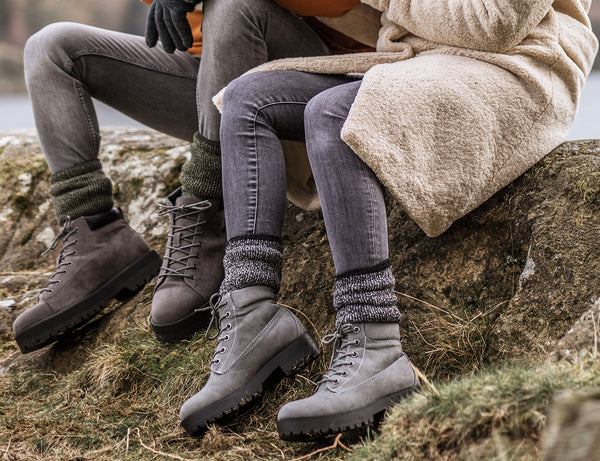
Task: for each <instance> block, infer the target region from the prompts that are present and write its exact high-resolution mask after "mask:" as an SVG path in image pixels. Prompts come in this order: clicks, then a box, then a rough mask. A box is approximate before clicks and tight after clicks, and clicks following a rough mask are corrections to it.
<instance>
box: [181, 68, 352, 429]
mask: <svg viewBox="0 0 600 461" xmlns="http://www.w3.org/2000/svg"><path fill="white" fill-rule="evenodd" d="M351 80H353V79H350V78H348V77H343V76H319V75H312V74H303V73H297V72H281V71H280V72H264V73H259V74H253V75H248V76H246V77H241V78H239V79H238V80H236V81H234V82H233V83H231V84H230V85H229V87H228V90H227V92H226V95H225V102H224V108H225V109H224V111H223V121H222V125H221V139H222V147H223V180H224V201H225V211H226V214H227V226H228V227H227V232H228V235H229V237H231V240H230V243H229V244H228V246H227V249H226V255H225V259H224V266H225V274H226V275H225V280H224V282H223V284H222V285H221V298H220V302H218V303H217V304H216V305H215V306H214V315H215V316H218V318H219V319H220V320H219V322H218V324H219V325H220V327H221V329H220V331H219V336H218V341H217V348H216V352H215V356H214V359H213V361H212V363H211V375H210V378H209V380H208V382H207V384H206V386H205V387H204V388H203V389H202V390H201V391H200V392H199V393H198V394H196V395H195V396H193V397H192V398H190V399H189V400H188V401H187V402H186V403H185V404H184V405H183V407H182V408H181V412H180V417H181V420H182V423H183V425H184V427H185V428H186V429H187V430H188V432H192V433H194V432H197V431H198V430H200V429H202V428H203V427H204V426H205V425H206V424H207V423H209V422H212V421H215V420H218V419H219V418H221V417H222V416H223V415H224V414H225V413H228V412H230V411H231V410H233V409H235V408H237V407H238V406H239V405H242V404H243V403H245V402H246V401H248V400H249V399H251V398H252V397H253V396H254V395H256V394H258V393H260V392H261V391H262V385H263V383H264V381H265V380H266V379H267V378H268V377H269V375H271V374H273V373H274V372H275V371H276V370H277V369H280V370H281V371H283V373H285V374H290V373H292V371H293V369H294V368H295V367H296V366H298V365H301V364H302V363H303V362H304V361H305V360H306V359H308V360H310V359H312V358H314V357H315V356H317V355H318V347H317V345H316V344H315V342H314V341H313V339H312V338H311V337H310V336H309V335H308V334H307V333H306V331H305V330H304V327H303V326H302V324H301V323H300V322H299V320H298V319H297V318H296V317H295V316H294V315H293V314H292V313H291V312H290V311H289V310H288V309H286V308H285V307H283V306H281V305H278V304H277V303H276V302H275V293H276V292H277V290H278V289H279V280H280V277H281V250H282V245H281V241H280V235H281V225H282V221H283V211H284V203H285V187H286V185H285V165H284V161H283V153H282V151H281V144H280V141H279V139H280V138H281V139H290V140H300V141H301V140H303V139H304V118H303V116H304V108H305V106H306V103H307V102H308V101H309V100H310V99H311V98H312V97H313V96H314V95H315V94H317V93H319V92H320V91H322V90H324V89H326V88H330V87H331V86H334V85H339V84H342V83H346V82H348V81H351ZM246 357H251V360H246Z"/></svg>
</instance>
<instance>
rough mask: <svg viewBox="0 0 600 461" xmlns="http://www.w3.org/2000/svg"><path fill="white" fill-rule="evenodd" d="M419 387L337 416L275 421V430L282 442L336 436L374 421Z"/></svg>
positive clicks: (404, 390)
mask: <svg viewBox="0 0 600 461" xmlns="http://www.w3.org/2000/svg"><path fill="white" fill-rule="evenodd" d="M417 389H419V386H414V387H409V388H406V389H403V390H401V391H400V392H396V393H394V394H391V395H386V396H385V397H382V398H380V399H378V400H376V401H375V402H373V403H372V404H370V405H367V406H366V407H363V408H359V409H356V410H353V411H348V412H345V413H339V414H337V415H322V416H312V417H304V418H288V419H282V420H280V419H277V430H278V432H279V437H280V438H281V439H282V440H289V441H299V440H304V439H307V438H311V437H318V436H324V435H328V434H336V433H338V432H345V431H349V430H352V429H356V428H359V427H362V426H365V425H367V424H371V423H373V422H374V421H375V419H376V416H377V415H378V414H380V413H382V412H384V411H385V410H386V409H387V408H389V407H391V406H392V405H394V404H395V403H398V402H399V401H400V400H402V399H404V398H406V397H408V396H409V395H410V394H412V393H413V392H414V391H416V390H417Z"/></svg>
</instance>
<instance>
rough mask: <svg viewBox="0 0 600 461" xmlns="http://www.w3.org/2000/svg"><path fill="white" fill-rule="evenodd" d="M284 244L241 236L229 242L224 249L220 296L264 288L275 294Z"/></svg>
mask: <svg viewBox="0 0 600 461" xmlns="http://www.w3.org/2000/svg"><path fill="white" fill-rule="evenodd" d="M282 251H283V244H282V243H281V241H280V240H279V239H277V238H275V239H272V238H271V237H270V236H268V238H265V236H257V235H252V236H247V237H246V236H244V237H236V238H234V239H230V240H229V242H228V243H227V246H226V247H225V256H224V258H223V266H224V268H225V278H224V280H223V283H222V284H221V288H220V292H221V294H224V293H228V292H231V291H234V290H239V289H242V288H246V287H250V286H267V287H270V288H271V289H273V291H274V292H275V293H277V292H278V291H279V287H280V285H281V270H282V267H283V260H282V256H281V253H282Z"/></svg>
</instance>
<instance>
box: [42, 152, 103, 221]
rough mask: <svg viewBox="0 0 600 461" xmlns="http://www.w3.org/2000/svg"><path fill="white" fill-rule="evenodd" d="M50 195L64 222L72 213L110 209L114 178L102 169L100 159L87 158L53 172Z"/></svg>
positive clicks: (74, 217)
mask: <svg viewBox="0 0 600 461" xmlns="http://www.w3.org/2000/svg"><path fill="white" fill-rule="evenodd" d="M50 195H51V196H52V197H53V199H54V201H53V204H54V212H55V213H56V218H57V219H58V222H59V224H60V225H61V226H62V225H63V224H64V223H65V220H66V219H67V216H70V217H71V219H76V218H79V217H80V216H90V215H94V214H97V213H102V212H103V211H107V210H110V209H111V208H112V207H113V205H114V201H113V191H112V182H111V181H110V179H108V178H107V177H106V176H105V174H104V172H103V171H102V164H101V163H100V160H98V159H94V160H87V161H85V162H81V163H78V164H76V165H74V166H72V167H70V168H67V169H65V170H61V171H58V172H56V173H54V174H53V175H51V176H50Z"/></svg>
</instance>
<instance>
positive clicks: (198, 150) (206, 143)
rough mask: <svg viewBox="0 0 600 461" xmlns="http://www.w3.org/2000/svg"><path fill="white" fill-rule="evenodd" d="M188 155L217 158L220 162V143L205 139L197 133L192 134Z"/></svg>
mask: <svg viewBox="0 0 600 461" xmlns="http://www.w3.org/2000/svg"><path fill="white" fill-rule="evenodd" d="M190 153H191V154H192V157H205V156H213V157H219V162H220V161H221V143H220V142H219V141H213V140H211V139H207V138H205V137H204V136H202V135H201V134H200V132H199V131H196V132H195V133H194V140H193V141H192V144H191V146H190Z"/></svg>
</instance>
